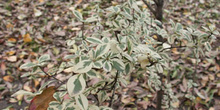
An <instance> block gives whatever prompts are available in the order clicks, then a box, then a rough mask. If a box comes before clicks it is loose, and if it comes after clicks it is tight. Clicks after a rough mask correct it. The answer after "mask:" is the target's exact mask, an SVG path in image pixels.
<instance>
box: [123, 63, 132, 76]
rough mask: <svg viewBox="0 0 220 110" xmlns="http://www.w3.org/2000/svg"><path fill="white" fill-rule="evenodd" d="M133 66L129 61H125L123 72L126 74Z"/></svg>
mask: <svg viewBox="0 0 220 110" xmlns="http://www.w3.org/2000/svg"><path fill="white" fill-rule="evenodd" d="M132 67H133V66H132V64H131V63H127V64H126V65H125V73H126V74H129V73H131V72H132V70H133V68H132Z"/></svg>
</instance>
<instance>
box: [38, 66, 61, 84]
mask: <svg viewBox="0 0 220 110" xmlns="http://www.w3.org/2000/svg"><path fill="white" fill-rule="evenodd" d="M38 67H39V68H40V69H41V71H43V72H44V74H46V75H47V76H49V77H53V78H54V79H56V80H57V81H59V82H61V83H62V84H65V82H63V81H61V80H59V79H57V78H56V77H54V76H53V75H49V74H48V73H47V72H45V71H44V69H43V67H40V66H38Z"/></svg>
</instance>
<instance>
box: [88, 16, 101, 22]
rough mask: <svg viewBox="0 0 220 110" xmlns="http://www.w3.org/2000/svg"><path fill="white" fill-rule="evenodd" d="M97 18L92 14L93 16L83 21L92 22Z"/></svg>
mask: <svg viewBox="0 0 220 110" xmlns="http://www.w3.org/2000/svg"><path fill="white" fill-rule="evenodd" d="M97 20H98V19H97V18H96V17H94V16H93V17H90V18H87V19H86V20H85V22H88V23H91V22H94V21H97Z"/></svg>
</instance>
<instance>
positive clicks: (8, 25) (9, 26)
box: [6, 23, 14, 29]
mask: <svg viewBox="0 0 220 110" xmlns="http://www.w3.org/2000/svg"><path fill="white" fill-rule="evenodd" d="M6 28H7V29H12V28H14V26H13V25H12V24H11V23H8V24H7V25H6Z"/></svg>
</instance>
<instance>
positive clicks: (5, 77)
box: [3, 75, 14, 82]
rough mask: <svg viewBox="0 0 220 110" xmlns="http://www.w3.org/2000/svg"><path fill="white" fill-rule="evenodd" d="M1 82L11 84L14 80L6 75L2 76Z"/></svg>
mask: <svg viewBox="0 0 220 110" xmlns="http://www.w3.org/2000/svg"><path fill="white" fill-rule="evenodd" d="M3 80H4V81H7V82H13V81H14V78H13V77H12V76H10V75H7V76H4V77H3Z"/></svg>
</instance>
